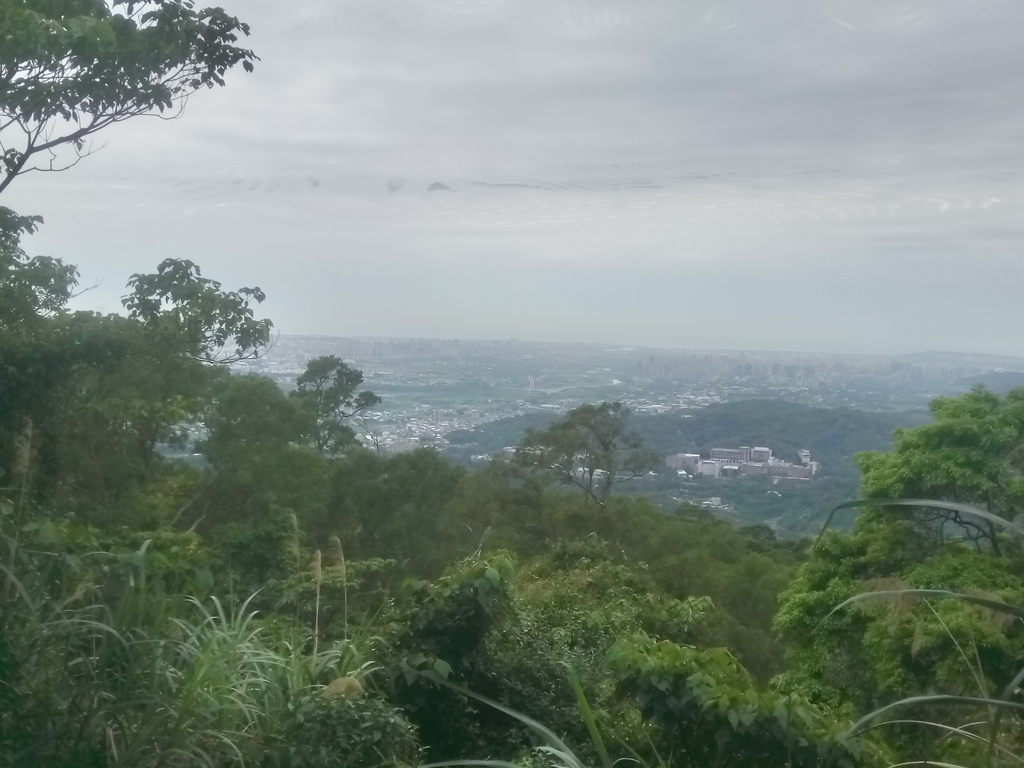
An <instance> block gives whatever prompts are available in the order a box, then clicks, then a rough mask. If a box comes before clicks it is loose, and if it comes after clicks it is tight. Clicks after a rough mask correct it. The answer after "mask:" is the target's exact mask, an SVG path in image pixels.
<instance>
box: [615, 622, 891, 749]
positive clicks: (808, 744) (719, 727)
mask: <svg viewBox="0 0 1024 768" xmlns="http://www.w3.org/2000/svg"><path fill="white" fill-rule="evenodd" d="M608 659H609V661H610V662H611V663H612V664H613V665H614V666H615V668H616V670H617V672H618V676H619V687H620V690H621V691H622V693H624V694H626V695H629V696H631V697H632V698H634V699H635V700H636V701H637V702H638V703H639V705H640V708H641V710H642V712H643V714H644V717H645V718H646V719H648V720H651V721H653V722H654V723H656V724H657V725H658V726H659V727H660V731H661V732H660V734H659V741H660V742H661V751H662V752H663V753H664V754H669V753H671V755H672V757H673V763H674V765H676V766H686V767H690V766H692V767H693V768H703V767H704V766H708V765H718V766H736V768H741V767H742V768H761V767H763V768H774V766H783V765H785V766H796V767H799V768H819V767H821V768H823V767H824V766H838V767H840V768H842V767H846V768H849V767H852V766H859V765H881V757H882V756H881V754H880V752H879V750H878V749H877V747H876V746H875V745H874V744H872V743H871V742H869V741H865V740H844V739H843V738H842V737H843V735H844V734H845V732H846V730H847V729H848V728H849V725H850V724H849V723H842V722H838V721H836V720H835V719H833V718H830V717H829V716H827V715H826V714H825V713H823V712H822V711H821V710H820V709H819V708H818V707H816V706H815V705H813V704H811V703H810V702H809V701H808V700H807V699H806V698H805V697H803V696H800V695H798V694H795V693H794V694H788V695H786V694H781V693H776V692H772V691H767V692H764V691H758V690H757V688H756V687H755V685H754V681H753V678H752V677H751V676H750V673H748V672H747V671H746V670H745V669H744V668H743V667H742V666H741V665H740V664H739V662H737V661H736V659H735V657H734V656H733V655H732V654H731V653H729V651H727V650H726V649H724V648H714V649H711V650H698V649H696V648H691V647H687V646H680V645H676V644H675V643H672V642H669V641H656V640H652V639H651V638H649V637H647V636H646V635H637V636H634V637H632V638H629V639H625V640H621V641H619V642H618V643H616V644H615V646H613V648H612V649H611V650H610V651H609V653H608Z"/></svg>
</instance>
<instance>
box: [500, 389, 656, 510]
mask: <svg viewBox="0 0 1024 768" xmlns="http://www.w3.org/2000/svg"><path fill="white" fill-rule="evenodd" d="M628 415H629V409H628V408H627V407H626V406H625V405H623V404H622V403H619V402H615V403H601V404H600V405H592V404H588V405H582V406H580V407H579V408H576V409H575V410H572V411H570V412H569V413H568V414H566V416H565V418H563V419H561V420H560V421H557V422H555V423H554V424H552V425H551V426H550V427H548V428H547V429H545V430H543V431H536V430H531V431H530V432H528V433H527V435H526V438H525V439H524V441H523V444H522V445H521V446H520V447H519V449H518V451H517V453H516V455H517V459H518V461H519V463H520V464H521V465H522V466H527V467H533V468H538V469H541V470H543V471H551V472H554V473H555V475H556V477H557V478H558V480H559V482H561V483H563V484H566V485H574V486H576V487H577V488H579V489H581V490H582V491H583V492H584V493H585V494H586V495H587V497H588V498H590V499H591V500H593V501H595V502H596V503H598V504H601V505H603V504H604V503H605V501H606V500H607V498H608V496H609V494H610V493H611V491H612V487H613V486H614V485H615V484H617V483H621V482H625V481H628V480H634V479H636V478H638V477H642V476H643V475H645V474H646V473H647V472H649V471H650V470H652V469H653V468H654V467H656V466H658V465H659V464H660V463H661V459H660V457H659V456H658V455H657V454H655V453H654V452H652V451H649V450H647V449H646V448H645V447H644V443H643V439H642V438H641V437H640V435H639V434H637V433H636V432H634V431H631V430H628V429H627V428H626V417H627V416H628Z"/></svg>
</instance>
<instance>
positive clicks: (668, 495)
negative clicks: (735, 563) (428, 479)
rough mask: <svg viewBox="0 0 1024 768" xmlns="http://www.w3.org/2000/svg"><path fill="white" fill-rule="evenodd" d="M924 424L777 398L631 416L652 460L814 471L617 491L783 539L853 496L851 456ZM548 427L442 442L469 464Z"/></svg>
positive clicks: (519, 421)
mask: <svg viewBox="0 0 1024 768" xmlns="http://www.w3.org/2000/svg"><path fill="white" fill-rule="evenodd" d="M928 419H929V415H928V413H927V412H926V411H904V412H897V413H877V412H870V411H862V410H857V409H854V408H814V407H811V406H806V405H800V404H797V403H790V402H785V401H780V400H740V401H736V402H730V403H721V404H715V405H711V406H708V407H706V408H702V409H700V410H696V411H685V412H676V413H665V414H657V415H654V414H632V415H631V416H630V417H629V422H628V423H629V427H630V428H631V429H634V430H636V432H637V433H638V434H639V435H640V436H641V437H642V438H643V440H644V444H645V445H646V446H647V447H648V448H649V449H651V450H653V451H654V452H655V453H658V454H660V455H669V454H674V453H701V454H702V455H704V456H707V455H709V453H710V451H711V449H712V448H714V447H719V446H720V447H735V446H739V445H750V446H755V445H765V446H768V447H770V448H772V450H773V451H774V453H775V455H776V456H778V457H780V458H783V459H785V460H788V461H796V454H797V451H799V450H801V449H804V448H806V449H809V450H810V451H811V455H812V456H813V458H814V459H815V460H816V461H819V462H821V464H822V467H823V469H822V472H821V474H820V475H819V476H817V477H815V478H814V479H813V480H812V481H810V482H783V483H782V484H781V485H779V484H772V482H771V480H770V479H768V478H758V477H744V478H731V479H721V480H719V479H709V478H702V477H698V478H693V479H685V480H683V481H680V479H679V478H678V477H676V475H675V473H674V472H672V471H671V470H668V469H667V468H665V467H662V468H656V469H655V471H656V472H657V473H658V474H657V476H651V477H646V478H644V479H643V480H641V481H639V482H637V483H634V484H632V485H631V486H628V487H624V488H623V489H622V490H624V491H627V492H631V493H640V494H644V495H647V496H650V497H651V498H652V499H654V500H656V501H657V502H658V503H659V504H661V506H662V507H663V508H664V509H666V510H671V509H672V508H674V506H675V505H676V504H678V503H679V501H680V500H686V501H692V502H700V501H703V500H705V499H707V498H709V497H712V496H718V497H721V498H722V500H723V503H724V504H725V505H726V506H727V507H728V509H723V510H719V511H718V513H719V514H720V515H723V516H725V517H727V518H728V519H731V520H734V521H736V522H740V523H746V524H750V523H763V522H770V523H771V524H772V525H773V526H774V527H776V528H777V529H778V530H779V532H780V533H781V534H783V535H786V536H799V535H806V534H809V533H813V532H815V531H816V530H817V527H818V526H820V524H821V523H822V522H823V520H824V517H825V515H826V514H827V510H829V509H831V508H832V507H833V506H835V505H836V504H838V503H840V502H841V501H844V500H846V499H848V498H852V497H853V496H855V495H856V494H857V489H858V485H859V482H860V473H859V470H858V469H857V466H856V464H855V463H854V455H855V454H856V453H858V452H859V451H870V450H886V449H888V448H889V446H890V445H892V440H893V431H894V430H895V429H897V428H899V427H913V426H917V425H918V424H922V423H924V422H925V421H927V420H928ZM554 420H555V417H554V416H553V415H552V414H548V413H538V414H527V415H524V416H519V417H515V418H511V419H501V420H499V421H495V422H491V423H489V424H484V425H482V426H480V427H478V428H476V429H474V430H460V431H457V432H453V433H451V434H449V435H448V441H449V442H450V443H451V444H452V447H451V448H450V449H449V454H450V455H452V456H453V457H454V458H456V459H457V460H459V461H463V462H467V463H470V465H472V463H471V461H470V460H471V457H472V456H473V455H479V454H500V453H501V451H502V450H503V448H504V447H506V446H514V445H517V444H518V443H519V442H521V441H522V439H523V437H524V436H525V435H526V433H527V432H528V431H529V430H530V429H537V428H543V427H546V426H548V425H549V424H551V423H552V422H553V421H554Z"/></svg>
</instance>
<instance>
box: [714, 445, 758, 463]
mask: <svg viewBox="0 0 1024 768" xmlns="http://www.w3.org/2000/svg"><path fill="white" fill-rule="evenodd" d="M711 458H712V460H714V459H721V460H724V461H750V448H748V447H747V446H745V445H741V446H740V447H739V448H712V449H711Z"/></svg>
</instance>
